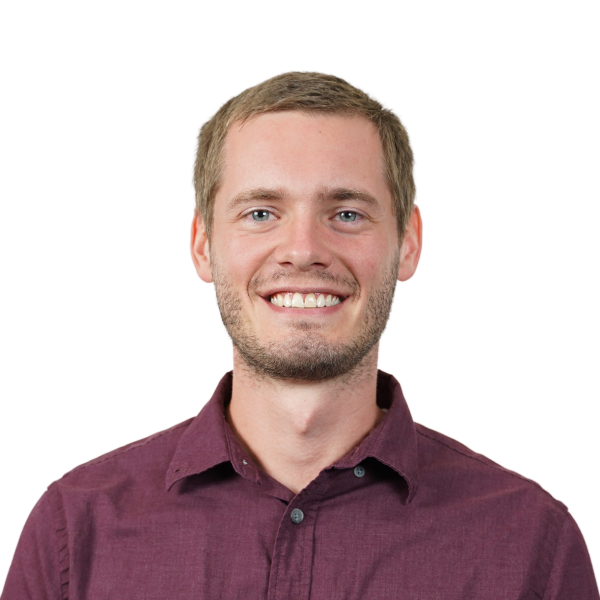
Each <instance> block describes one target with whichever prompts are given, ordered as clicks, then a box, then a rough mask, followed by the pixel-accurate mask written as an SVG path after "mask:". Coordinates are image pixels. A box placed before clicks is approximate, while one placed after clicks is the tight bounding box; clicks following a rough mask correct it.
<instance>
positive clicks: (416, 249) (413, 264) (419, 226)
mask: <svg viewBox="0 0 600 600" xmlns="http://www.w3.org/2000/svg"><path fill="white" fill-rule="evenodd" d="M422 245H423V222H422V221H421V213H420V211H419V207H418V206H415V207H414V208H413V211H412V214H411V215H410V219H409V221H408V225H407V226H406V231H405V232H404V239H403V240H402V247H401V248H400V268H399V269H398V281H406V280H407V279H410V278H411V277H412V276H413V275H414V274H415V271H416V270H417V265H418V264H419V258H420V256H421V247H422Z"/></svg>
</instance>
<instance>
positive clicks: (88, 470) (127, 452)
mask: <svg viewBox="0 0 600 600" xmlns="http://www.w3.org/2000/svg"><path fill="white" fill-rule="evenodd" d="M192 421H193V419H188V420H187V421H184V422H183V423H179V424H177V425H174V426H173V427H170V428H169V429H165V430H163V431H159V432H157V433H154V434H153V435H150V436H148V437H146V438H143V439H141V440H137V441H135V442H132V443H130V444H127V445H126V446H122V447H121V448H117V449H115V450H112V451H111V452H108V453H106V454H103V455H101V456H99V457H97V458H95V459H93V460H90V461H88V462H86V463H83V464H81V465H79V466H77V467H75V468H74V469H72V470H71V471H69V472H68V473H66V474H65V475H63V476H62V477H61V478H60V479H59V480H58V481H56V482H54V484H52V486H51V487H55V488H57V489H58V490H61V491H66V490H72V491H75V490H82V491H83V490H85V489H88V490H99V489H102V488H105V487H113V486H114V485H118V484H119V483H123V482H127V485H129V486H131V485H135V484H136V482H138V481H140V482H141V481H144V482H145V483H146V484H148V483H149V482H152V481H155V482H156V484H158V483H159V482H160V483H161V484H162V485H164V480H165V473H166V470H167V468H168V466H169V462H170V460H171V459H172V457H173V454H174V453H175V450H176V448H177V444H178V443H179V440H180V438H181V436H182V435H183V433H184V432H185V430H186V429H187V428H188V426H189V425H190V424H191V422H192Z"/></svg>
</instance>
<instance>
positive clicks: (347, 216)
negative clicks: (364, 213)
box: [339, 210, 358, 223]
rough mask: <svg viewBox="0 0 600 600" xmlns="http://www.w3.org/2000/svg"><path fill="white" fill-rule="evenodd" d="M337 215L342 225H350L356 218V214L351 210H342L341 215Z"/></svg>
mask: <svg viewBox="0 0 600 600" xmlns="http://www.w3.org/2000/svg"><path fill="white" fill-rule="evenodd" d="M339 215H340V221H343V222H344V223H352V221H356V219H357V217H358V213H355V212H353V211H351V210H343V211H342V212H341V213H339Z"/></svg>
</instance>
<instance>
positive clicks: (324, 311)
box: [262, 298, 346, 317]
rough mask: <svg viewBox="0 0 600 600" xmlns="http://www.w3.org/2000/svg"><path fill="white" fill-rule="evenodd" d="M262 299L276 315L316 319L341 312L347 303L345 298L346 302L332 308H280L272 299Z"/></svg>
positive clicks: (341, 301) (340, 301) (340, 302)
mask: <svg viewBox="0 0 600 600" xmlns="http://www.w3.org/2000/svg"><path fill="white" fill-rule="evenodd" d="M262 299H263V300H264V302H265V303H266V304H267V305H268V306H269V308H270V309H271V310H272V311H274V312H276V313H280V314H287V315H292V316H299V315H302V316H303V317H309V316H311V315H312V316H315V317H319V316H329V315H333V314H335V313H337V312H338V311H340V310H341V309H342V307H343V306H344V304H345V302H346V298H344V300H341V299H340V300H339V302H337V304H332V305H331V306H323V307H318V306H316V307H313V308H305V307H300V306H296V307H295V306H290V307H285V306H279V305H278V304H274V303H273V302H272V301H271V299H270V298H262Z"/></svg>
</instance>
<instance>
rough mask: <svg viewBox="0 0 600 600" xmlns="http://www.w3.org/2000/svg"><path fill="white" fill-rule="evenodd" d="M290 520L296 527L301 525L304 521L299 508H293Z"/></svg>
mask: <svg viewBox="0 0 600 600" xmlns="http://www.w3.org/2000/svg"><path fill="white" fill-rule="evenodd" d="M290 519H291V520H292V523H295V524H296V525H298V523H302V521H304V513H303V512H302V511H301V510H300V509H299V508H295V509H294V510H293V511H292V512H291V513H290Z"/></svg>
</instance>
